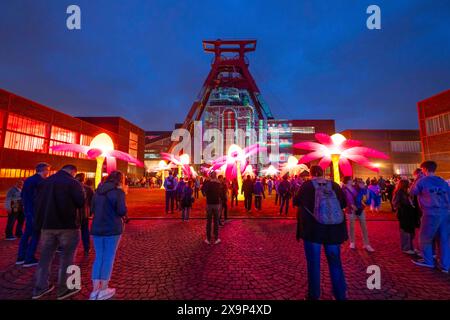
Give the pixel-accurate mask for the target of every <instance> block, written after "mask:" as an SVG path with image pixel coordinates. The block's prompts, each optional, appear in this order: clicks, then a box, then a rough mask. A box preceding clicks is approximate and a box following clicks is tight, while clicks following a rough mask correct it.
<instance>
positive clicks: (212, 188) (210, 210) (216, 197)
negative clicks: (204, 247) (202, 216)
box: [202, 171, 223, 244]
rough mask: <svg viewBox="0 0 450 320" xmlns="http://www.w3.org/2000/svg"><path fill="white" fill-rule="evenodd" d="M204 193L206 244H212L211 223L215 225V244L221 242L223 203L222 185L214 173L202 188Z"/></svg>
mask: <svg viewBox="0 0 450 320" xmlns="http://www.w3.org/2000/svg"><path fill="white" fill-rule="evenodd" d="M202 193H203V195H204V196H205V197H206V239H205V243H206V244H211V241H212V237H211V223H213V225H214V239H215V242H214V244H219V243H220V242H221V240H220V238H219V218H220V206H221V202H222V193H223V191H222V184H221V183H220V181H219V180H218V179H217V174H216V173H215V172H214V171H213V172H211V173H210V175H209V180H206V181H205V182H204V183H203V186H202Z"/></svg>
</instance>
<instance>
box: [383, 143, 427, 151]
mask: <svg viewBox="0 0 450 320" xmlns="http://www.w3.org/2000/svg"><path fill="white" fill-rule="evenodd" d="M391 151H392V152H412V153H419V152H421V151H422V147H421V144H420V141H391Z"/></svg>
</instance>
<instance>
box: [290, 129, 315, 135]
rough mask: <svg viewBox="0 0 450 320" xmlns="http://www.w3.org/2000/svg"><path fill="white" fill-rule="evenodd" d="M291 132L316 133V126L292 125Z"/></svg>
mask: <svg viewBox="0 0 450 320" xmlns="http://www.w3.org/2000/svg"><path fill="white" fill-rule="evenodd" d="M292 133H300V134H314V133H316V128H314V127H292Z"/></svg>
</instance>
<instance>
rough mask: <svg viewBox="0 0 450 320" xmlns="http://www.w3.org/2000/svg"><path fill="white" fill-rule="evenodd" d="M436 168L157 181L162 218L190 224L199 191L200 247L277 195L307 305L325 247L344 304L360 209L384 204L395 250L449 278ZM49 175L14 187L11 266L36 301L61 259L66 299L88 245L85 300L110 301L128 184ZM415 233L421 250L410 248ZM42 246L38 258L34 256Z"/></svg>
mask: <svg viewBox="0 0 450 320" xmlns="http://www.w3.org/2000/svg"><path fill="white" fill-rule="evenodd" d="M436 169H437V165H436V163H435V162H433V161H425V162H423V163H422V164H421V166H420V168H418V169H417V170H415V172H414V178H413V179H407V178H402V177H394V178H393V179H392V180H391V179H384V178H382V177H380V178H379V179H376V178H373V179H368V180H367V181H363V180H362V179H358V178H355V179H354V178H352V177H344V179H343V181H342V183H341V184H337V183H335V182H333V181H331V180H328V179H326V178H325V177H324V171H323V169H322V168H321V167H319V166H311V168H310V172H309V176H305V175H302V176H292V177H290V176H289V175H287V174H286V175H284V176H281V177H280V176H275V177H252V176H250V175H248V176H246V177H244V181H243V182H242V187H241V189H240V188H239V182H238V180H237V179H233V180H231V181H229V180H227V179H226V178H225V177H224V176H222V175H219V176H217V174H216V173H215V172H210V173H209V175H208V176H207V177H196V178H190V179H184V178H178V177H177V176H176V174H173V173H172V172H170V173H169V175H168V177H167V178H165V180H164V181H161V183H162V184H163V186H164V189H165V211H166V214H174V212H175V210H178V211H179V212H180V213H181V219H182V221H183V222H188V221H189V219H190V212H191V208H192V206H193V204H194V203H195V202H196V201H197V199H198V198H199V197H200V194H202V195H203V196H204V197H205V198H206V210H205V214H206V237H205V240H204V242H205V243H206V244H208V245H211V244H219V243H220V242H221V239H220V237H219V226H221V225H222V226H224V225H225V223H226V222H227V221H228V207H229V206H231V207H234V206H237V205H238V197H239V195H240V194H241V195H242V196H243V198H244V207H245V210H246V212H247V213H248V214H251V212H252V209H253V207H254V208H255V210H257V211H260V210H262V208H263V202H264V201H266V197H267V196H272V194H273V193H275V197H274V198H275V199H274V201H275V203H276V205H278V206H279V211H277V214H279V215H280V216H281V215H287V214H288V212H289V207H290V204H291V203H292V207H293V208H295V210H296V212H297V239H298V240H300V239H302V240H303V245H304V252H305V257H306V261H307V272H308V297H307V298H309V299H319V298H320V251H321V248H322V246H323V247H324V250H325V254H326V257H327V261H328V264H329V270H330V275H331V280H332V288H333V294H334V296H335V298H336V299H339V300H342V299H346V292H347V291H346V281H345V276H344V272H343V269H342V262H341V255H340V252H341V245H342V244H343V243H344V242H346V241H347V240H350V241H349V247H350V249H356V247H357V246H356V243H355V222H356V220H358V221H359V224H360V229H361V232H362V239H363V247H364V249H365V250H367V251H368V252H374V251H375V250H374V249H373V247H372V246H371V244H370V242H369V235H368V230H367V225H366V216H365V215H366V212H367V210H366V208H370V210H371V211H372V212H373V213H376V212H378V211H379V208H380V205H381V202H382V201H388V202H389V203H390V205H391V206H392V210H393V212H395V213H396V214H397V218H398V220H399V229H400V248H401V250H402V251H403V252H404V253H405V254H408V255H411V256H414V258H413V259H412V262H413V263H414V264H416V265H418V266H422V267H428V268H435V267H437V266H439V268H440V269H441V270H442V271H443V272H445V273H448V271H449V268H450V242H449V241H450V240H449V232H450V203H449V197H450V187H449V184H448V183H447V182H446V181H445V180H443V179H442V178H440V177H438V176H437V175H436V174H435V172H436ZM49 172H50V166H49V165H48V164H46V163H40V164H38V165H37V166H36V174H35V175H33V176H32V177H29V178H28V179H26V180H25V181H22V180H19V181H17V183H16V184H15V185H14V186H13V187H12V188H11V189H10V190H9V191H8V193H7V197H6V203H5V206H6V209H7V212H8V220H7V225H6V230H5V232H6V239H7V240H15V239H16V237H20V243H19V248H18V254H17V262H16V264H17V265H23V267H32V266H35V265H37V270H36V283H35V286H34V290H33V299H39V298H40V297H42V296H44V295H46V294H47V293H49V292H51V291H53V290H54V289H55V287H54V286H53V285H52V284H51V283H50V282H49V276H50V266H51V263H52V260H53V257H54V254H55V252H58V253H59V255H60V269H59V277H58V289H57V297H58V299H65V298H67V297H70V296H71V295H73V294H75V293H77V292H79V291H80V289H79V288H68V287H67V285H66V277H67V273H66V270H67V267H68V266H70V265H72V264H73V260H74V255H75V252H76V249H77V247H78V244H79V243H80V240H81V243H82V246H83V249H84V252H85V254H86V255H87V254H89V252H90V243H91V238H92V242H93V245H94V251H95V260H94V263H93V266H92V274H91V278H92V287H93V290H92V293H91V295H90V299H92V300H105V299H109V298H111V297H112V296H114V294H115V289H113V288H110V287H109V285H108V284H109V280H110V278H111V274H112V270H113V265H114V260H115V255H116V252H117V249H118V246H119V243H120V239H121V235H122V233H123V231H124V223H126V222H127V206H126V200H125V198H126V195H125V192H124V188H125V186H126V178H125V176H124V175H123V174H122V173H121V172H119V171H114V172H112V173H110V174H109V175H108V176H107V177H106V178H105V179H104V180H103V181H102V182H101V184H100V185H99V186H98V187H97V189H96V190H95V191H94V189H93V185H92V182H91V181H90V180H87V179H86V177H85V176H84V174H82V173H77V168H76V167H75V166H73V165H66V166H64V167H63V168H61V170H59V171H58V172H57V173H55V174H53V175H51V176H49ZM271 198H272V199H273V197H271ZM253 200H254V201H253ZM90 220H92V223H91V225H90V223H89V221H90ZM24 223H25V229H24V231H23V224H24ZM89 225H90V228H89ZM416 234H418V240H419V241H418V243H419V247H418V249H416V247H415V244H414V239H415V236H416ZM39 243H40V259H39V260H38V259H36V257H35V255H36V249H37V247H38V244H39Z"/></svg>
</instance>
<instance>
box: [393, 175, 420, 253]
mask: <svg viewBox="0 0 450 320" xmlns="http://www.w3.org/2000/svg"><path fill="white" fill-rule="evenodd" d="M408 188H409V181H408V180H400V181H399V182H398V185H397V188H396V189H395V192H394V198H393V200H392V203H393V206H394V210H395V211H396V212H397V219H398V221H399V224H400V246H401V249H402V251H403V252H404V253H406V254H410V255H414V254H416V251H415V250H414V237H415V233H416V229H417V228H418V227H419V225H420V217H419V211H418V210H417V208H415V207H414V205H413V203H412V200H411V198H410V196H409V192H408Z"/></svg>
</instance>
